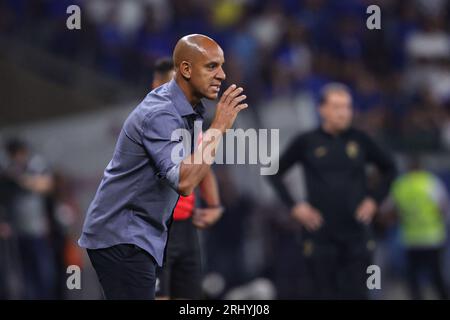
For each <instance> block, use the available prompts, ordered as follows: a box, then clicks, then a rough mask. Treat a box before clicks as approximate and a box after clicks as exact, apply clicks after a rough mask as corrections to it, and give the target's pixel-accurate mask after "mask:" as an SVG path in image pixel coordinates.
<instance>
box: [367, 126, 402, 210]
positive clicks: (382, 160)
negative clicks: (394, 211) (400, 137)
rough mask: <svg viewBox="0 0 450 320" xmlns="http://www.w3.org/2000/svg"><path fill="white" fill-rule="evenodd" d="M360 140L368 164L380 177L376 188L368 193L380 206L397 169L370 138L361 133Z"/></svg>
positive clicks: (387, 154) (385, 153)
mask: <svg viewBox="0 0 450 320" xmlns="http://www.w3.org/2000/svg"><path fill="white" fill-rule="evenodd" d="M362 138H363V143H364V146H365V149H366V152H367V160H368V162H369V163H372V164H374V165H375V166H376V167H377V169H378V170H379V171H380V173H381V175H382V177H381V181H380V183H379V185H378V186H377V188H376V189H375V190H371V191H370V192H369V195H370V196H371V197H372V198H374V200H375V201H376V202H377V203H378V204H380V203H381V202H382V201H383V200H384V199H385V198H386V196H387V195H388V194H389V190H390V187H391V185H392V183H393V181H394V179H395V176H396V175H397V168H396V166H395V163H394V160H393V159H392V157H391V155H390V154H389V153H388V152H386V151H385V150H383V149H382V148H380V147H379V146H378V145H377V144H376V143H375V142H374V141H373V140H372V138H370V137H369V136H368V135H366V134H365V133H362Z"/></svg>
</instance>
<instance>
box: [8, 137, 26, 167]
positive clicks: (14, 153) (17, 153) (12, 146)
mask: <svg viewBox="0 0 450 320" xmlns="http://www.w3.org/2000/svg"><path fill="white" fill-rule="evenodd" d="M5 149H6V153H7V154H8V157H9V158H10V159H11V160H12V161H14V162H16V163H20V164H24V163H26V161H27V159H28V146H27V145H26V143H25V142H24V141H22V140H20V139H18V138H11V139H9V140H8V141H6V143H5Z"/></svg>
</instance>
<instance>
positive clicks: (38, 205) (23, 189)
mask: <svg viewBox="0 0 450 320" xmlns="http://www.w3.org/2000/svg"><path fill="white" fill-rule="evenodd" d="M6 152H7V155H8V160H9V161H8V163H7V165H6V168H5V171H4V176H5V177H6V178H7V179H8V180H9V183H10V186H11V188H12V190H10V196H11V199H10V207H9V208H8V209H9V210H10V213H9V214H10V216H11V221H12V223H11V224H12V228H13V232H14V233H16V235H17V238H18V243H19V250H20V255H21V265H22V268H23V269H22V271H23V275H24V281H25V283H24V285H25V298H27V299H49V298H53V292H52V290H53V285H54V280H53V275H54V271H55V266H54V260H53V259H54V257H53V253H52V250H51V245H50V243H49V239H48V236H49V232H50V226H49V221H48V219H47V217H48V216H47V214H48V211H47V207H46V202H45V200H46V199H45V196H46V195H47V194H48V193H49V192H51V190H52V188H53V179H52V175H51V173H50V171H49V168H48V166H47V165H46V164H45V162H44V160H43V159H42V158H41V157H39V156H37V155H32V154H31V153H30V150H29V148H28V147H27V145H26V144H25V143H24V142H23V141H21V140H18V139H11V140H9V141H8V142H7V143H6Z"/></svg>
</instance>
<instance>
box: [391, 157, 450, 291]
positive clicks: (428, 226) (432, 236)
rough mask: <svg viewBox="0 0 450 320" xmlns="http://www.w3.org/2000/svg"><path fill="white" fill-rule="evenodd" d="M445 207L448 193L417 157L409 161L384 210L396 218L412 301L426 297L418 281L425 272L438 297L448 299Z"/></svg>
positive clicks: (396, 182)
mask: <svg viewBox="0 0 450 320" xmlns="http://www.w3.org/2000/svg"><path fill="white" fill-rule="evenodd" d="M389 203H390V204H389ZM448 204H449V199H448V194H447V190H446V188H445V186H444V185H443V183H442V181H440V179H439V178H438V177H437V176H436V175H434V174H432V173H431V172H429V171H427V170H425V169H423V168H421V164H420V160H419V158H418V157H415V158H412V159H410V164H409V170H408V172H407V173H405V174H403V175H402V176H400V177H399V178H397V180H396V181H395V182H394V184H393V185H392V190H391V197H390V199H389V200H388V204H386V209H387V208H389V207H391V208H395V212H396V213H397V214H398V216H399V223H400V229H401V239H402V243H403V245H404V247H405V248H406V255H407V265H408V266H407V280H408V286H409V290H410V295H411V298H412V299H424V298H425V295H424V291H423V288H422V281H421V280H422V276H423V272H424V271H425V272H428V276H429V279H430V282H431V284H432V286H433V288H434V290H435V291H436V293H437V294H438V297H439V298H440V299H448V291H447V287H446V283H445V277H444V274H443V270H442V267H443V261H442V257H443V252H444V249H445V241H446V236H447V232H446V215H447V210H448Z"/></svg>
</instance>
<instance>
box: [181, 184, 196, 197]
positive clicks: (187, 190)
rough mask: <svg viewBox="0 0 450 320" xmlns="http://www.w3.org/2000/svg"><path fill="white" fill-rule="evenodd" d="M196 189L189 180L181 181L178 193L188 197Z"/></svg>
mask: <svg viewBox="0 0 450 320" xmlns="http://www.w3.org/2000/svg"><path fill="white" fill-rule="evenodd" d="M193 191H194V186H193V185H192V184H191V183H189V182H188V181H181V182H180V183H179V184H178V193H179V194H180V195H182V196H183V197H187V196H188V195H190V194H191V193H192V192H193Z"/></svg>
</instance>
